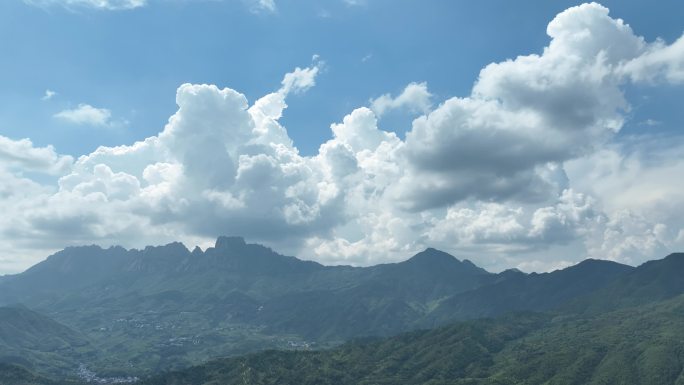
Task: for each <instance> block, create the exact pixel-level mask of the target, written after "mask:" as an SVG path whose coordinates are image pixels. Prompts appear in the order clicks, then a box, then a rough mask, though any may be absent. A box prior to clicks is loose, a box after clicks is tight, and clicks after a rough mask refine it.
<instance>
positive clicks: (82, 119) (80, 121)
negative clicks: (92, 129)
mask: <svg viewBox="0 0 684 385" xmlns="http://www.w3.org/2000/svg"><path fill="white" fill-rule="evenodd" d="M54 117H55V118H56V119H59V120H62V121H65V122H68V123H72V124H77V125H89V126H97V127H107V126H110V125H111V124H112V121H111V118H112V112H111V111H110V110H108V109H106V108H96V107H93V106H91V105H90V104H79V105H78V107H76V108H73V109H67V110H63V111H60V112H58V113H56V114H55V115H54Z"/></svg>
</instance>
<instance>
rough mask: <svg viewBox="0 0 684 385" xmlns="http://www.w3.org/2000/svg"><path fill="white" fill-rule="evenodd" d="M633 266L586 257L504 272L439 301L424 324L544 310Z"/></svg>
mask: <svg viewBox="0 0 684 385" xmlns="http://www.w3.org/2000/svg"><path fill="white" fill-rule="evenodd" d="M633 269H634V268H633V267H630V266H627V265H622V264H619V263H615V262H610V261H601V260H593V259H588V260H585V261H583V262H580V263H579V264H577V265H575V266H571V267H568V268H566V269H562V270H556V271H553V272H550V273H544V274H536V273H532V274H529V275H528V274H522V273H515V272H507V273H504V274H502V278H501V279H500V280H499V281H497V282H495V283H493V284H491V285H485V286H482V287H480V288H477V289H475V290H472V291H469V292H466V293H462V294H457V295H454V296H452V297H450V298H448V299H446V300H444V301H442V302H441V303H440V305H439V307H437V309H435V311H434V312H432V313H431V314H429V315H428V317H426V318H427V319H426V321H425V325H426V326H431V325H439V324H441V323H444V322H447V321H449V320H453V319H468V318H478V317H491V316H496V315H499V314H503V313H507V312H511V311H523V310H530V311H546V310H551V309H555V308H558V307H560V306H563V305H564V304H565V303H567V302H568V301H570V300H573V299H575V298H579V297H583V296H586V295H589V296H591V293H593V292H595V291H596V290H599V289H601V288H603V287H605V286H606V285H608V284H610V283H611V282H613V280H616V279H619V277H621V276H622V275H624V274H626V273H629V272H630V271H632V270H633Z"/></svg>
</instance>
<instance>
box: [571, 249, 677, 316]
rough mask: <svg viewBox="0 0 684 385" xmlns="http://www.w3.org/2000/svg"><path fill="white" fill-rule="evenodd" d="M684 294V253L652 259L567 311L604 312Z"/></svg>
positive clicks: (576, 302)
mask: <svg viewBox="0 0 684 385" xmlns="http://www.w3.org/2000/svg"><path fill="white" fill-rule="evenodd" d="M682 293H684V253H674V254H670V255H668V256H667V257H665V258H664V259H661V260H655V261H648V262H646V263H644V264H642V265H640V266H638V267H637V268H635V269H633V270H632V271H630V272H629V273H628V274H625V275H623V276H621V277H619V278H618V279H616V280H615V281H613V282H611V283H610V284H608V285H606V287H604V288H602V289H601V290H598V291H596V292H594V293H592V294H591V295H586V296H583V297H582V298H578V299H577V300H576V301H573V302H571V303H570V304H569V305H567V306H565V307H564V310H565V311H567V312H571V313H574V312H591V313H597V312H604V311H607V310H611V309H618V308H622V307H629V306H636V305H641V304H646V303H650V302H655V301H661V300H665V299H668V298H672V297H675V296H678V295H680V294H682Z"/></svg>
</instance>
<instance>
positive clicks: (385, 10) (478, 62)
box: [0, 0, 684, 156]
mask: <svg viewBox="0 0 684 385" xmlns="http://www.w3.org/2000/svg"><path fill="white" fill-rule="evenodd" d="M579 3H580V2H577V1H553V2H544V1H522V2H511V1H505V0H496V1H492V0H488V1H479V2H474V3H473V2H462V1H428V2H415V1H414V2H411V1H400V2H397V1H387V0H385V1H383V0H368V1H364V2H360V4H358V5H350V4H348V3H347V2H345V1H343V0H339V1H337V0H329V1H325V2H320V1H282V2H279V3H277V10H276V11H275V12H270V11H268V10H261V11H260V12H255V10H254V9H253V7H252V6H250V5H249V4H247V3H245V2H243V1H239V0H233V1H228V0H227V1H180V0H179V1H173V0H171V1H154V0H152V1H151V2H150V4H149V5H148V6H146V7H140V8H136V9H133V10H123V11H106V10H98V9H91V8H88V7H72V8H64V7H60V6H58V5H52V6H44V7H36V6H31V5H28V4H26V3H24V2H23V1H21V0H12V1H5V2H2V4H0V38H1V43H0V44H1V48H2V52H3V56H4V57H5V58H6V59H5V60H3V61H2V62H0V74H3V75H2V84H3V87H2V89H1V90H0V105H1V106H2V107H0V121H1V122H2V133H3V134H4V135H7V136H9V137H13V138H17V139H18V138H23V137H30V138H31V139H32V140H33V141H34V142H35V143H36V144H39V145H47V144H53V145H54V146H55V147H56V148H57V150H58V151H59V152H61V153H66V154H71V155H74V156H78V155H83V154H87V153H89V152H91V151H93V150H94V149H95V148H96V147H97V146H99V145H120V144H126V143H129V142H131V141H133V140H140V139H143V138H145V137H147V136H150V135H154V134H156V133H157V132H158V131H159V130H160V129H161V128H162V127H163V125H164V124H165V123H166V120H167V119H168V117H169V116H170V115H171V114H173V112H174V111H175V109H176V104H175V100H174V98H173V95H174V92H175V89H176V88H177V87H178V86H179V85H180V84H182V83H186V82H190V83H209V84H217V85H219V86H228V87H231V88H234V89H236V90H240V91H241V92H243V93H244V94H245V95H246V96H247V97H248V98H249V100H254V99H255V98H257V97H259V96H261V95H264V94H266V93H267V92H269V91H271V90H273V89H275V88H277V87H278V84H279V82H280V79H281V77H282V75H283V74H284V73H285V72H288V71H289V70H291V69H292V68H294V67H296V66H306V65H308V64H309V63H310V61H311V57H312V55H314V54H317V55H320V57H321V59H322V60H324V61H325V63H326V67H325V72H324V73H323V74H322V75H321V76H320V77H319V80H318V84H317V87H316V88H315V89H312V90H311V91H310V92H309V93H307V94H306V95H302V96H301V97H296V98H293V99H292V100H290V102H289V106H290V107H289V109H288V111H287V113H286V114H285V116H284V117H283V120H282V121H283V123H284V125H285V126H287V127H288V128H289V130H288V131H289V133H290V136H291V137H292V138H293V139H294V141H295V144H296V146H297V147H298V148H299V149H300V150H301V151H302V152H303V153H305V154H312V153H314V152H315V151H317V149H318V146H319V145H320V144H321V143H323V141H325V140H327V139H328V138H330V136H331V134H330V130H329V125H330V124H331V123H333V122H336V121H339V120H340V119H341V118H342V117H343V116H344V115H346V114H347V113H348V112H349V110H351V109H352V108H355V107H358V106H361V105H365V104H367V103H368V99H370V98H372V97H377V96H379V95H381V94H384V93H387V92H392V93H394V92H399V91H401V89H403V87H404V86H405V85H406V84H408V83H409V82H423V81H425V82H427V83H428V85H429V86H430V89H431V92H432V93H433V94H435V95H436V96H438V97H439V98H441V99H444V98H447V97H451V96H463V95H467V94H468V93H469V90H470V88H471V87H472V85H473V82H474V80H475V79H476V78H477V75H478V73H479V71H480V69H481V68H482V67H483V66H484V65H486V64H488V63H491V62H495V61H501V60H504V59H507V58H514V57H515V56H517V55H520V54H527V53H534V52H539V51H540V50H541V48H542V47H543V46H544V45H545V43H546V41H547V39H548V37H547V36H546V33H545V28H546V24H547V23H548V21H549V20H550V19H552V18H553V16H554V15H555V14H557V13H558V12H560V11H562V10H564V9H566V8H568V7H569V6H571V5H575V4H579ZM603 4H604V5H606V6H607V7H609V8H610V9H611V14H612V15H613V16H615V17H620V18H623V19H625V20H626V21H627V22H628V23H629V24H630V25H631V26H632V27H633V28H635V29H636V30H637V31H638V32H639V34H641V35H643V36H645V37H646V38H648V39H649V40H653V39H655V38H657V37H661V38H663V39H665V40H666V41H670V42H671V41H673V40H674V39H676V38H677V37H679V35H680V34H681V32H682V31H681V29H682V25H681V21H680V18H679V17H678V15H682V14H684V4H682V3H681V2H680V1H676V0H669V1H663V2H659V4H658V6H649V3H648V2H645V1H608V2H604V3H603ZM364 59H365V60H364ZM46 89H50V90H53V91H55V92H57V94H56V95H55V97H54V98H52V99H51V100H50V101H48V102H41V100H40V99H41V97H42V96H43V95H44V92H45V90H46ZM648 93H649V95H650V96H651V97H652V98H654V99H655V100H652V99H651V100H649V101H645V102H642V103H640V104H639V108H637V109H635V111H634V114H635V118H634V120H635V121H639V122H640V121H642V120H643V121H645V120H647V119H654V120H656V118H655V117H657V120H658V121H666V120H670V119H679V121H681V119H682V111H681V109H679V108H671V107H672V106H671V105H670V106H667V107H668V108H667V109H666V108H660V106H661V105H662V104H663V102H667V101H668V100H676V98H677V97H681V96H683V93H682V91H681V89H679V88H677V89H675V90H668V91H663V93H662V94H660V93H659V92H654V91H653V90H648ZM79 103H87V104H90V105H92V106H94V107H100V108H107V109H110V110H111V111H112V114H113V117H114V120H120V121H126V122H127V123H125V124H120V125H118V126H117V127H115V128H110V129H95V130H93V129H92V127H72V126H70V125H69V124H63V123H60V122H59V121H55V119H54V118H53V115H54V114H55V113H57V112H58V111H60V110H62V109H65V108H69V107H74V106H76V105H78V104H79ZM311 111H316V113H314V114H312V113H311ZM394 115H397V116H391V117H388V118H387V121H386V122H382V125H383V128H385V129H387V130H395V131H397V132H404V131H405V130H406V129H407V128H408V127H410V118H411V117H410V116H402V114H394ZM651 115H652V116H654V117H651ZM630 128H631V126H630ZM661 128H662V129H666V128H665V127H661ZM636 129H637V130H638V127H637V128H636Z"/></svg>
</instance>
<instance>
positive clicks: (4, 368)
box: [0, 362, 77, 385]
mask: <svg viewBox="0 0 684 385" xmlns="http://www.w3.org/2000/svg"><path fill="white" fill-rule="evenodd" d="M0 384H2V385H66V384H74V385H75V384H77V383H76V382H69V381H68V380H62V381H59V382H57V381H52V380H49V379H47V378H45V377H41V376H38V375H36V374H33V373H31V372H29V371H28V370H26V369H24V368H22V367H20V366H17V365H11V364H5V363H1V362H0Z"/></svg>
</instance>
